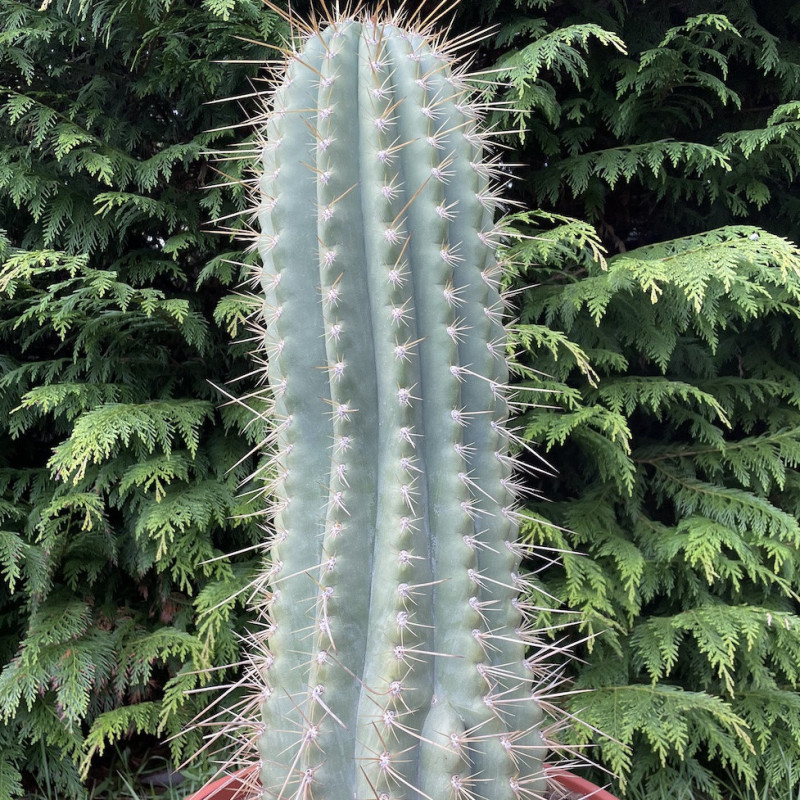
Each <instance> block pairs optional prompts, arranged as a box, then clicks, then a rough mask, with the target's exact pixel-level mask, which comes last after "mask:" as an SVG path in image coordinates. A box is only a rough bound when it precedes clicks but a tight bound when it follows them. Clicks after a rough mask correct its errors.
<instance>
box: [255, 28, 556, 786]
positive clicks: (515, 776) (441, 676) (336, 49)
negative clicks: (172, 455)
mask: <svg viewBox="0 0 800 800" xmlns="http://www.w3.org/2000/svg"><path fill="white" fill-rule="evenodd" d="M401 22H402V20H400V19H399V17H393V18H379V17H378V16H376V15H372V16H370V15H367V14H350V15H346V16H342V17H338V18H335V19H329V20H328V22H327V24H326V25H325V26H318V25H313V26H309V27H308V28H307V29H306V31H305V34H304V35H303V36H302V37H301V38H302V43H301V46H300V47H299V48H296V49H294V50H293V51H292V52H291V53H289V55H288V56H287V61H286V64H285V65H284V68H283V71H282V80H281V81H280V83H279V85H278V88H277V89H276V90H275V91H274V92H273V94H272V97H271V102H270V105H269V108H268V111H267V112H266V113H265V114H264V117H263V120H262V128H261V142H260V160H261V167H262V170H261V174H260V177H259V179H258V197H259V200H258V209H257V216H258V221H259V225H260V234H259V235H258V238H257V244H258V249H259V251H260V254H261V257H262V261H263V269H261V270H260V271H259V276H258V277H259V281H260V292H261V295H260V299H261V306H262V313H263V319H262V323H261V326H260V327H259V337H260V345H261V357H264V356H265V360H266V364H267V366H266V375H267V378H268V383H269V387H270V391H271V393H272V397H273V402H274V409H273V418H274V419H275V420H276V421H277V422H276V425H275V429H274V434H273V440H272V442H271V444H272V447H273V450H272V453H273V454H272V457H271V461H270V463H269V468H270V470H271V472H272V473H273V474H274V480H273V481H272V483H271V485H270V495H271V498H272V505H271V507H270V514H271V518H272V523H271V529H270V530H271V535H270V541H269V543H268V545H269V557H268V563H267V566H266V571H265V573H264V574H263V575H262V576H261V577H260V579H259V587H260V588H259V591H258V593H257V597H256V606H257V611H258V612H259V614H262V615H263V617H262V621H263V625H262V627H261V628H260V629H259V632H258V633H257V634H255V635H254V636H253V640H252V642H251V648H252V652H251V659H250V660H251V665H252V666H251V670H250V673H249V677H248V680H250V681H256V682H258V684H259V689H258V694H257V699H258V702H259V704H260V705H261V713H262V716H263V723H262V724H261V725H260V726H256V727H257V729H258V730H257V733H258V749H259V753H260V764H261V771H260V785H261V789H260V791H261V792H262V793H263V797H264V798H270V799H271V800H289V798H297V799H298V800H300V799H304V798H314V800H353V798H356V799H357V800H369V799H370V798H371V799H373V800H401V798H404V799H406V800H423V799H424V800H446V799H447V798H453V799H454V800H462V798H486V799H487V800H501V799H502V800H514V799H515V798H536V797H541V796H542V793H543V791H544V787H545V783H544V773H543V758H544V756H545V753H546V742H545V736H544V732H543V722H542V713H541V709H540V707H539V704H538V703H537V702H536V699H535V694H536V693H535V692H534V691H533V685H534V682H535V681H534V679H535V678H536V674H535V673H536V670H535V669H534V667H535V665H536V659H528V660H526V652H525V651H526V647H527V646H529V645H530V644H532V643H533V642H534V633H533V632H532V631H531V630H530V621H529V619H528V617H529V607H528V606H527V605H526V603H525V602H520V600H519V599H518V596H519V595H520V592H521V591H524V590H525V589H526V588H528V587H529V583H528V581H527V579H526V578H524V577H523V576H521V575H520V573H519V565H520V560H521V553H522V549H523V548H522V546H521V545H519V544H517V543H516V533H517V512H516V511H515V483H514V479H513V476H512V471H513V466H514V462H513V459H512V457H511V456H510V455H509V438H510V436H511V434H510V433H509V432H508V431H507V429H506V427H505V426H506V421H507V418H508V406H507V401H506V399H505V392H504V387H505V384H506V379H507V365H506V361H505V331H504V328H503V319H502V318H503V302H502V298H501V295H500V292H499V281H500V278H501V275H502V271H501V266H500V265H499V264H498V263H497V260H496V257H495V249H496V243H497V234H496V228H495V224H494V216H495V211H496V206H497V205H498V196H497V193H496V191H495V189H494V188H493V186H494V183H495V182H496V181H495V179H496V177H497V175H498V174H502V173H501V172H500V167H499V166H498V165H497V164H496V163H495V162H494V161H493V160H492V159H491V158H487V146H486V135H485V134H484V133H483V132H482V131H481V128H480V122H479V118H480V116H481V113H480V112H481V108H480V106H479V104H478V103H476V102H474V101H473V100H472V99H471V98H472V95H471V94H470V92H469V90H468V88H467V83H466V80H465V76H464V71H463V68H462V67H460V66H459V65H458V63H457V62H456V61H455V60H454V58H453V56H452V53H453V52H454V50H456V49H457V48H458V45H459V43H458V42H455V43H454V42H450V43H444V42H443V41H442V40H441V39H440V38H439V37H437V36H435V35H434V34H432V33H431V30H430V26H429V25H427V24H426V23H425V22H423V21H420V20H417V21H416V23H415V24H411V25H409V26H407V27H403V25H402V24H401Z"/></svg>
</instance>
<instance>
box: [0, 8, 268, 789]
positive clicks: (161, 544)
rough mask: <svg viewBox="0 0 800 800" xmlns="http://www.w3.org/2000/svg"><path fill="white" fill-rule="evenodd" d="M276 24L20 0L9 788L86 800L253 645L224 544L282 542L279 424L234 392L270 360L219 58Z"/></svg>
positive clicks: (1, 12) (7, 397) (5, 17)
mask: <svg viewBox="0 0 800 800" xmlns="http://www.w3.org/2000/svg"><path fill="white" fill-rule="evenodd" d="M275 25H276V18H275V17H274V15H271V14H269V13H267V12H266V11H265V10H264V9H263V7H262V6H261V4H260V3H259V2H257V0H232V1H231V2H225V1H224V0H223V2H208V3H204V4H202V5H201V4H199V3H194V2H180V1H179V2H157V1H155V0H152V1H151V0H142V1H141V2H139V1H138V0H137V1H136V2H119V1H118V0H103V1H102V2H81V3H78V2H69V0H53V1H52V2H45V3H44V4H43V5H42V6H41V7H38V4H36V5H34V4H31V3H28V2H10V1H8V0H4V1H3V2H2V3H0V31H2V32H1V33H0V85H2V89H3V94H4V99H3V100H2V106H0V119H1V120H2V122H0V227H2V228H3V229H4V230H3V232H2V235H1V236H0V262H2V267H0V341H2V345H0V350H1V351H2V354H1V355H0V410H1V413H0V565H2V566H1V567H0V569H1V570H2V581H0V620H2V622H1V623H0V664H1V665H2V667H0V717H2V720H3V722H4V725H2V726H0V797H12V796H16V795H18V794H19V793H20V792H21V790H22V776H23V773H24V774H27V776H28V778H29V779H30V780H33V781H41V780H43V779H44V777H43V776H45V775H47V776H49V781H50V789H51V790H52V791H53V792H55V793H57V795H58V796H63V797H71V798H80V797H83V796H85V793H86V789H85V788H84V785H83V783H82V780H81V771H83V772H84V773H85V772H86V769H87V768H88V766H89V764H90V762H91V759H92V757H93V756H94V755H95V754H101V753H102V752H103V749H104V748H105V747H107V746H108V745H109V744H110V743H113V742H115V741H117V740H120V739H123V738H127V737H129V736H130V735H131V734H133V733H137V734H141V735H142V736H143V737H144V739H145V740H146V739H147V737H148V736H149V737H150V740H151V741H152V742H155V741H156V740H157V739H156V738H155V737H158V739H161V738H164V737H166V736H168V735H172V734H177V733H179V732H181V731H182V730H183V729H184V728H186V727H187V725H188V723H189V721H190V720H191V719H192V718H193V717H194V716H195V714H196V713H197V711H198V710H199V708H201V707H202V706H203V705H204V704H205V703H206V702H207V700H205V699H204V698H205V697H206V695H204V694H200V695H196V694H186V692H187V690H191V689H194V688H198V686H199V684H200V681H201V679H200V678H199V677H198V675H196V674H195V670H197V669H202V668H214V667H217V668H219V667H221V666H223V665H226V664H230V663H233V662H236V661H238V659H239V655H238V640H237V638H236V633H235V631H236V629H237V628H239V627H240V626H241V620H240V614H241V609H242V606H243V602H244V599H245V598H246V592H245V591H244V589H245V587H246V585H247V582H248V581H249V580H250V576H251V574H252V572H253V567H254V564H255V556H254V554H253V553H246V554H244V555H242V556H240V557H237V558H232V559H227V558H226V559H220V556H222V555H223V554H225V553H230V552H232V551H237V550H242V549H244V548H247V547H249V546H251V545H252V544H253V542H255V541H257V540H258V539H259V538H260V537H259V536H257V530H256V524H255V521H254V518H253V517H252V516H251V514H252V510H253V508H252V505H251V504H249V503H248V501H247V497H246V496H241V497H240V496H239V493H240V483H241V481H242V480H243V478H244V477H245V476H247V475H248V474H250V473H251V472H252V471H253V470H254V468H255V464H256V462H255V456H254V455H253V454H252V453H251V452H250V451H251V448H252V445H253V443H254V442H255V441H257V440H258V439H259V431H258V430H257V429H256V426H255V425H253V424H249V415H247V414H246V413H243V411H242V409H241V408H240V407H239V406H237V405H232V406H225V405H221V403H222V401H223V400H224V399H225V398H224V394H223V392H222V391H221V390H219V389H217V388H215V385H219V386H224V385H225V384H226V382H228V381H231V380H232V379H235V378H239V377H241V376H243V375H245V374H246V373H248V372H249V371H250V367H249V365H248V361H247V360H246V359H245V358H244V355H245V353H246V352H247V350H248V347H247V346H246V345H243V344H242V345H238V346H234V347H231V345H230V341H231V338H235V337H237V336H238V335H239V325H240V323H241V321H242V318H243V315H244V314H245V313H246V307H245V306H244V305H243V304H242V301H241V298H240V297H239V296H238V295H237V294H236V293H235V291H234V287H235V285H236V284H237V283H238V273H239V267H238V266H237V265H236V264H233V263H231V262H232V261H238V260H241V258H242V255H241V253H240V246H239V245H238V244H232V243H231V241H230V240H229V238H228V237H226V236H220V235H218V231H214V230H213V229H212V228H211V227H210V226H209V225H208V223H209V220H210V219H211V218H213V217H217V216H224V215H226V214H228V213H232V212H235V211H237V210H238V208H240V207H241V201H242V198H241V194H242V193H241V192H239V193H238V194H236V193H231V192H230V191H228V190H223V189H222V188H219V187H217V188H214V184H218V183H220V182H221V181H222V180H223V179H220V178H219V176H217V175H215V173H214V170H213V169H212V168H211V167H210V166H209V159H208V155H207V152H206V151H208V150H209V149H211V148H215V147H217V146H218V145H220V144H223V143H224V142H225V141H230V140H231V139H232V138H233V134H231V133H230V132H228V133H221V132H215V129H218V128H222V127H226V126H229V125H231V124H235V123H237V122H238V121H239V120H240V116H241V110H240V108H239V107H238V106H237V105H236V103H226V104H218V105H209V104H208V102H209V101H211V100H215V99H219V98H222V97H226V96H232V95H243V94H246V93H249V92H251V91H252V88H251V87H250V85H249V83H248V80H249V79H250V78H252V77H253V76H254V75H255V69H256V68H255V67H254V66H252V65H251V64H246V63H241V64H231V63H228V64H223V63H221V61H222V60H223V59H231V58H238V59H240V60H242V61H245V60H251V61H252V60H255V59H258V58H264V57H265V55H266V54H268V53H269V50H268V49H267V48H265V47H264V46H260V45H258V44H256V42H258V41H262V42H267V41H277V31H276V30H275V29H274V27H275ZM248 385H252V380H249V379H245V380H244V381H243V382H241V383H239V384H238V385H237V387H236V389H235V391H236V392H237V393H239V392H243V393H246V392H247V387H248ZM226 598H233V599H231V600H227V599H226ZM217 674H218V675H219V676H220V680H224V676H225V673H224V671H223V672H220V673H217ZM203 682H206V683H207V682H208V679H207V677H206V678H204V679H203ZM199 744H200V741H199V736H198V734H193V735H191V736H188V737H187V736H184V737H181V738H179V739H176V740H174V741H173V743H172V749H173V754H174V756H175V757H176V758H177V759H180V758H181V757H182V756H183V755H186V754H188V753H192V752H194V751H195V750H197V749H198V746H199ZM81 765H82V767H83V769H82V770H81Z"/></svg>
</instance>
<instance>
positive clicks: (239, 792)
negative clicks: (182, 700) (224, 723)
mask: <svg viewBox="0 0 800 800" xmlns="http://www.w3.org/2000/svg"><path fill="white" fill-rule="evenodd" d="M547 776H548V778H550V780H551V781H553V782H555V783H557V784H558V785H559V786H560V787H561V788H562V789H566V790H567V791H569V792H573V793H574V794H576V795H577V796H578V797H579V798H581V800H618V799H617V798H616V797H615V796H614V795H613V794H611V793H610V792H607V791H606V790H605V789H603V788H601V787H600V786H597V785H595V784H594V783H592V782H591V781H587V780H586V778H581V776H580V775H575V774H574V773H572V772H569V771H568V770H565V769H558V768H557V767H550V768H548V769H547ZM257 787H258V782H257V777H256V771H255V768H254V767H246V768H245V769H240V770H239V771H238V772H234V773H233V774H232V775H223V776H222V777H221V778H217V780H215V781H212V782H211V783H208V784H206V785H205V786H203V788H202V789H199V790H198V791H196V792H195V793H194V794H193V795H191V796H190V797H188V798H186V800H258V792H257Z"/></svg>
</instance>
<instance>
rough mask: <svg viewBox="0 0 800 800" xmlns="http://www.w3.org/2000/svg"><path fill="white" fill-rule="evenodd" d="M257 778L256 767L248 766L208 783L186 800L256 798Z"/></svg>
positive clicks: (244, 799) (248, 799)
mask: <svg viewBox="0 0 800 800" xmlns="http://www.w3.org/2000/svg"><path fill="white" fill-rule="evenodd" d="M257 780H258V779H257V777H256V770H255V767H246V768H245V769H240V770H239V771H238V772H234V773H233V775H223V776H222V777H221V778H217V780H215V781H212V782H211V783H207V784H206V785H205V786H203V787H202V788H201V789H198V790H197V791H196V792H195V793H194V794H192V795H189V797H187V798H186V800H256V797H257V795H256V793H255V791H254V790H255V789H256V787H257V786H258V783H257Z"/></svg>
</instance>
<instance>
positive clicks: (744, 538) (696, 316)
mask: <svg viewBox="0 0 800 800" xmlns="http://www.w3.org/2000/svg"><path fill="white" fill-rule="evenodd" d="M518 9H521V11H522V13H520V11H518ZM480 11H481V12H482V13H483V14H484V18H485V19H489V20H491V21H495V22H499V23H500V25H501V27H500V30H499V33H498V35H497V36H496V39H495V40H494V42H495V46H496V48H497V49H496V50H495V51H494V52H493V53H491V52H490V53H488V54H487V56H486V58H487V63H488V62H490V61H491V60H492V59H494V60H496V62H497V64H498V66H499V68H500V70H501V72H500V74H501V76H502V77H503V78H505V79H506V80H507V81H508V83H509V88H508V89H507V91H506V93H505V99H507V100H509V101H511V103H512V104H513V106H514V109H515V110H514V111H513V112H507V111H501V112H498V115H497V122H498V125H499V127H501V128H505V129H508V130H509V131H510V133H509V134H508V135H507V140H508V142H509V144H510V146H512V148H513V149H515V150H516V151H517V152H516V153H515V154H514V157H512V158H511V159H509V160H514V161H519V162H520V163H521V164H522V165H523V166H520V167H518V168H517V169H516V170H515V180H514V181H513V184H512V185H513V187H514V188H515V190H516V192H517V193H518V196H519V198H520V199H521V201H522V204H523V205H526V206H528V207H530V208H538V209H541V211H540V212H537V213H532V214H531V213H529V214H526V215H522V216H521V217H520V218H519V219H518V222H517V227H518V228H519V229H520V230H521V231H522V232H523V233H524V234H525V236H526V238H525V239H524V240H523V241H521V242H520V243H519V244H518V245H516V246H515V247H514V248H513V249H512V252H511V257H512V258H514V259H516V260H517V261H519V263H520V273H519V281H518V283H519V286H520V289H521V290H522V291H523V294H522V295H521V298H520V303H519V308H518V313H519V320H520V322H519V326H518V339H519V341H518V346H517V352H518V353H519V358H520V361H521V370H523V374H524V375H526V376H527V380H526V381H525V382H526V383H527V384H528V385H529V386H530V388H534V389H538V390H543V391H545V392H546V394H544V395H536V396H537V397H539V396H541V397H543V400H542V402H543V403H544V404H545V405H546V407H544V408H542V409H538V410H529V411H528V412H526V413H525V414H524V415H523V417H522V418H521V421H520V422H521V425H522V438H523V439H524V440H525V441H527V442H528V443H529V444H530V445H531V446H532V447H533V448H534V449H535V450H537V451H538V452H540V453H541V452H544V453H546V455H547V457H548V459H549V461H550V463H551V465H552V474H551V475H549V476H548V475H546V474H539V473H536V474H537V475H539V477H538V478H537V479H536V480H535V481H534V485H535V489H536V491H537V492H538V493H539V494H540V495H541V496H542V497H544V498H546V499H547V501H548V502H543V503H538V502H533V503H531V504H530V513H531V522H530V526H529V531H528V532H529V535H530V536H531V537H532V539H534V540H535V541H538V542H540V543H541V542H545V543H548V544H550V545H551V546H553V547H554V548H556V549H557V550H558V551H566V554H565V555H564V557H563V566H561V567H557V566H553V567H551V568H550V569H548V570H546V571H544V572H543V573H542V582H543V589H544V590H546V591H547V592H549V593H550V594H552V595H555V596H557V597H559V598H561V599H562V600H563V602H564V608H565V610H570V611H573V612H578V613H579V614H580V617H579V619H580V624H578V625H576V626H575V627H574V628H567V630H566V632H565V633H564V637H565V639H564V640H563V641H564V644H565V646H567V644H571V646H572V647H573V648H575V649H577V650H578V651H579V654H580V655H581V656H582V657H583V658H584V659H585V663H580V664H578V665H576V666H575V667H574V672H573V677H574V678H575V685H576V687H577V688H578V689H593V690H594V691H592V692H590V693H589V694H579V695H576V696H575V697H574V699H572V700H571V701H569V702H568V703H567V707H568V709H569V710H570V712H572V713H577V712H580V713H581V715H582V716H583V718H584V719H585V720H586V721H587V723H589V724H591V725H593V726H596V728H597V729H599V730H602V731H604V732H606V733H607V734H608V736H609V737H613V738H610V739H606V740H603V739H602V738H601V739H600V742H601V748H600V750H599V756H600V761H601V763H603V764H605V765H606V766H607V767H609V768H610V769H612V770H614V771H616V772H618V773H619V775H620V780H619V782H618V783H617V789H618V791H619V792H620V793H622V792H625V791H627V792H630V793H631V795H632V796H635V797H647V798H658V797H664V796H669V797H685V798H696V797H703V798H705V797H714V798H719V797H721V796H729V792H731V791H732V792H734V793H740V792H742V791H744V790H743V789H742V788H739V789H736V788H735V789H725V788H723V787H724V786H726V785H733V786H735V787H744V786H745V785H747V784H750V783H752V784H755V785H756V786H757V787H758V790H759V792H762V791H765V787H768V786H769V787H774V786H776V785H778V783H784V784H785V783H786V781H787V767H786V765H787V763H788V764H796V763H797V762H798V761H800V717H798V713H797V712H798V709H800V705H798V695H797V688H798V677H799V676H798V670H797V664H798V656H799V655H800V651H798V645H800V638H799V637H798V623H799V622H800V619H799V618H798V610H799V609H798V604H797V599H798V596H797V586H798V567H800V555H799V554H798V545H799V544H800V539H798V533H799V532H800V531H799V530H798V524H797V516H798V494H797V486H798V478H797V471H796V468H797V463H798V455H800V451H798V444H799V443H800V442H799V441H798V434H800V417H798V415H797V396H798V384H797V375H798V366H799V365H798V364H797V342H798V333H799V331H798V327H797V317H798V297H797V291H798V286H799V284H798V273H797V269H798V261H797V250H796V248H795V247H794V245H792V244H790V243H789V241H787V240H791V241H798V239H800V220H798V213H797V211H798V206H797V201H796V197H795V196H794V194H795V193H794V191H793V185H794V183H795V181H796V176H797V172H798V165H799V164H800V140H799V139H798V133H800V116H798V111H800V105H799V104H798V100H800V94H799V92H800V90H799V89H798V87H800V81H798V75H799V74H800V73H799V72H798V70H800V48H798V41H799V39H800V36H799V35H798V34H800V30H798V25H797V20H798V14H799V13H800V6H798V5H797V4H796V3H771V4H766V3H757V2H739V0H718V1H713V2H704V3H700V4H698V3H666V2H665V3H650V2H648V3H647V4H644V3H641V4H639V3H631V4H622V3H615V2H603V1H602V0H600V2H593V3H581V2H569V1H568V2H549V0H540V1H536V2H532V1H531V2H527V3H522V4H517V6H516V7H515V8H512V7H511V6H510V5H507V4H497V3H495V4H493V5H492V4H488V5H484V6H483V7H482V9H481V10H480ZM515 130H516V131H517V133H516V134H515V133H514V131H515ZM574 218H579V219H581V220H583V222H578V221H576V219H574ZM743 222H746V223H747V226H744V225H742V223H743ZM587 223H590V225H587ZM753 226H759V227H753ZM779 237H787V238H786V239H783V238H779ZM601 246H602V247H604V248H605V250H606V252H607V253H609V254H611V256H610V257H609V258H608V260H607V263H604V262H603V261H602V258H601V257H600V254H599V248H600V247H601ZM545 376H546V377H545ZM524 397H525V395H523V398H524ZM531 467H532V469H535V468H536V467H537V462H536V461H535V460H534V459H532V461H531ZM545 522H547V523H550V524H551V525H552V526H555V527H551V526H550V525H547V524H544V523H545ZM573 553H581V554H582V555H573ZM567 619H570V618H569V617H567ZM544 621H547V620H544ZM587 637H588V638H587ZM587 739H588V740H595V739H597V734H596V732H595V731H594V730H588V729H587V730H584V732H583V733H582V734H580V733H578V734H576V733H575V732H574V731H573V733H572V740H573V741H576V740H584V741H586V740H587ZM599 777H600V779H601V780H602V776H599ZM798 777H799V776H797V775H796V774H795V775H794V777H793V778H790V780H794V781H795V782H796V781H797V779H798ZM787 788H788V787H787Z"/></svg>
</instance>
